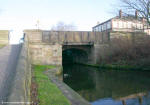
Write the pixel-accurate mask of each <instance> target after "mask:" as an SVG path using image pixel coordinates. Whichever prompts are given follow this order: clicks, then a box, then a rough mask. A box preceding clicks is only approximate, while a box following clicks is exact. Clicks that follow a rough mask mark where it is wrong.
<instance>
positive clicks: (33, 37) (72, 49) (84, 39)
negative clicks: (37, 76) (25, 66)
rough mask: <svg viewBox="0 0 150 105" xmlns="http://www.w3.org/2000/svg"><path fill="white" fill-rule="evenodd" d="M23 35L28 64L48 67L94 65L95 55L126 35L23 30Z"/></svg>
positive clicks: (97, 55)
mask: <svg viewBox="0 0 150 105" xmlns="http://www.w3.org/2000/svg"><path fill="white" fill-rule="evenodd" d="M24 33H25V36H26V37H25V41H26V42H28V47H29V50H30V51H29V53H30V56H31V57H30V58H31V61H32V63H33V64H52V65H62V63H64V62H65V61H68V62H71V61H72V62H76V63H87V64H96V63H97V62H99V58H98V57H99V53H101V51H102V49H103V48H104V47H105V46H107V45H108V42H109V40H110V39H111V38H113V37H116V36H119V35H122V36H124V35H127V33H117V32H89V31H44V30H24ZM128 34H129V35H131V34H132V33H128ZM67 58H68V59H67Z"/></svg>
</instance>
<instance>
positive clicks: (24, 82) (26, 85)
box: [7, 43, 31, 105]
mask: <svg viewBox="0 0 150 105" xmlns="http://www.w3.org/2000/svg"><path fill="white" fill-rule="evenodd" d="M28 55H29V54H28V45H27V43H25V44H23V45H22V50H21V53H20V56H19V60H18V64H17V68H16V75H15V78H14V80H13V83H12V84H13V85H12V87H11V92H10V94H9V96H8V102H30V84H31V64H30V60H29V57H28ZM7 105H11V104H10V103H9V104H7ZM19 105H27V103H19Z"/></svg>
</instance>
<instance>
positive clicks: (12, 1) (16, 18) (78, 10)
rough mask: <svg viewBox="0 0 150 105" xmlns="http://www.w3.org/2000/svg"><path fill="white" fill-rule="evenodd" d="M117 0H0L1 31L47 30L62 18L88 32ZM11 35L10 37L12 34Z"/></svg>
mask: <svg viewBox="0 0 150 105" xmlns="http://www.w3.org/2000/svg"><path fill="white" fill-rule="evenodd" d="M117 1H118V0H0V30H2V29H6V30H11V31H12V32H15V35H16V36H19V35H17V33H18V34H21V32H22V30H24V29H35V28H37V27H36V23H37V20H39V27H40V29H44V30H50V29H51V27H52V26H54V25H55V24H57V23H58V22H59V21H62V22H64V23H66V24H74V25H75V26H76V27H77V30H79V31H91V30H92V27H93V26H95V25H96V24H97V22H98V21H99V22H100V23H101V22H104V21H106V20H108V19H110V18H112V17H113V16H115V15H116V14H113V13H112V12H113V10H114V8H115V7H114V4H117ZM15 35H13V36H15Z"/></svg>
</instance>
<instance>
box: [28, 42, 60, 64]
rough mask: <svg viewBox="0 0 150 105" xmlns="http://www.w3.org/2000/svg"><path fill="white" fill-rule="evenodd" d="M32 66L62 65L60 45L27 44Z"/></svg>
mask: <svg viewBox="0 0 150 105" xmlns="http://www.w3.org/2000/svg"><path fill="white" fill-rule="evenodd" d="M29 49H30V55H31V62H32V64H43V65H48V64H51V65H62V45H60V44H54V45H53V44H45V43H32V44H29Z"/></svg>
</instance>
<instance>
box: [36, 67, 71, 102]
mask: <svg viewBox="0 0 150 105" xmlns="http://www.w3.org/2000/svg"><path fill="white" fill-rule="evenodd" d="M52 68H55V66H47V65H46V66H45V65H34V66H33V69H34V70H33V75H34V78H35V82H36V84H37V98H38V100H39V105H70V102H69V100H68V99H67V98H66V97H65V96H64V95H63V94H62V92H61V91H60V90H59V88H58V87H57V86H56V85H55V84H54V83H52V82H51V80H49V78H48V76H47V75H46V74H44V71H45V70H47V69H52Z"/></svg>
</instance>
